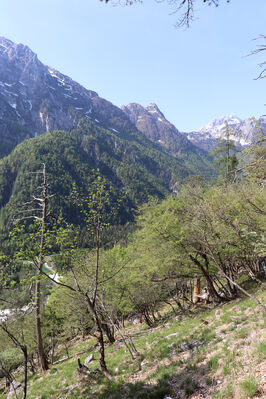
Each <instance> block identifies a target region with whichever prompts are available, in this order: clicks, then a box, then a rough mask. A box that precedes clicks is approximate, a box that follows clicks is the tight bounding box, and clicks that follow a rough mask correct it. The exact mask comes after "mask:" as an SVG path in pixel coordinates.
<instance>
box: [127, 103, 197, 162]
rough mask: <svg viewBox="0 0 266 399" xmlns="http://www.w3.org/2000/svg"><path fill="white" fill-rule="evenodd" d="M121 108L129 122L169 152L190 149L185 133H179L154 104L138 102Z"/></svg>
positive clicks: (177, 152)
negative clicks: (142, 104) (145, 104)
mask: <svg viewBox="0 0 266 399" xmlns="http://www.w3.org/2000/svg"><path fill="white" fill-rule="evenodd" d="M122 110H123V111H124V112H125V113H126V115H127V116H128V117H129V118H130V120H131V122H132V123H134V125H135V126H136V127H137V128H138V130H140V131H141V132H142V133H143V134H144V135H145V136H146V137H148V138H149V139H150V140H153V141H155V142H158V143H159V144H161V145H162V146H164V147H166V148H167V149H168V150H169V151H170V152H171V153H174V154H177V155H180V154H181V153H182V152H183V153H185V152H186V151H191V150H192V149H193V148H192V147H194V146H193V144H191V143H190V141H189V140H188V139H187V137H186V135H185V134H183V133H180V132H179V130H177V128H176V127H175V126H174V125H173V124H172V123H170V122H169V121H168V120H167V119H166V118H165V116H164V114H163V113H162V112H161V111H160V110H159V108H158V107H157V105H156V104H153V103H152V104H149V105H147V106H146V107H142V106H141V105H139V104H135V103H132V104H128V105H126V106H122Z"/></svg>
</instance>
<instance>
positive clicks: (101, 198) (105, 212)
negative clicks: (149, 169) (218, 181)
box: [43, 170, 120, 378]
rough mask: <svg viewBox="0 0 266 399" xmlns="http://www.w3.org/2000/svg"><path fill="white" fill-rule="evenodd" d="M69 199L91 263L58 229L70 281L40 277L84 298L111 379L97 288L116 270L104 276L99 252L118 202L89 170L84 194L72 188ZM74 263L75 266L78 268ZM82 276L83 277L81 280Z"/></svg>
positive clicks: (104, 370) (97, 175) (102, 362)
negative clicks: (86, 234) (90, 246)
mask: <svg viewBox="0 0 266 399" xmlns="http://www.w3.org/2000/svg"><path fill="white" fill-rule="evenodd" d="M73 199H74V202H75V203H76V204H77V205H78V206H79V208H80V210H81V212H82V213H83V215H84V219H85V222H86V226H87V229H88V230H89V231H90V233H91V236H92V240H93V243H94V250H93V251H91V253H90V255H89V257H90V258H91V260H90V261H89V262H86V259H84V256H83V255H81V256H80V258H79V259H78V258H77V256H73V255H74V253H73V242H72V243H71V242H70V241H69V240H68V238H67V236H68V233H69V234H70V235H71V234H72V231H71V229H68V232H67V231H66V230H64V229H62V230H61V231H60V230H59V231H58V242H61V249H63V251H64V254H65V257H66V258H68V271H69V276H71V277H70V278H71V280H69V279H68V278H67V279H66V281H64V282H61V281H56V280H55V279H53V278H52V277H51V276H48V275H47V274H46V273H44V272H43V274H45V275H46V276H47V277H48V278H50V279H51V280H52V281H54V282H55V283H56V284H58V285H61V286H62V287H65V288H67V289H69V290H71V291H72V292H74V293H76V294H78V295H81V296H82V297H83V298H84V299H85V301H86V303H87V306H88V309H89V312H90V314H91V317H92V320H93V323H94V328H95V335H96V338H97V340H98V343H99V355H100V366H101V369H102V372H103V374H104V375H105V376H106V377H107V378H111V374H110V372H109V371H108V368H107V365H106V361H105V347H104V331H105V323H103V321H102V313H101V310H102V307H101V303H100V301H99V290H100V286H101V285H102V284H104V282H105V281H109V280H111V279H112V278H113V277H114V276H115V275H117V274H118V272H119V269H118V270H117V269H115V270H112V271H111V272H110V274H109V275H108V276H104V274H105V273H104V271H103V270H102V269H101V262H100V253H101V235H102V232H103V230H104V228H105V227H106V226H107V224H108V221H109V220H110V219H111V217H112V216H113V214H114V213H115V212H117V211H118V209H119V205H120V202H119V201H118V203H116V204H112V198H111V193H110V188H108V185H107V182H106V180H105V179H104V178H103V177H102V176H101V175H100V172H99V170H96V171H95V170H93V171H92V175H91V178H90V182H89V188H88V193H86V194H81V193H79V192H78V190H77V188H76V187H75V186H74V190H73ZM93 257H94V258H93ZM75 263H76V264H78V269H77V267H76V265H75ZM88 263H89V267H88ZM93 263H94V265H93ZM92 265H93V266H92ZM91 266H92V267H91ZM82 269H83V270H84V274H83V277H81V278H80V276H82V273H80V271H81V270H82ZM84 276H86V278H84Z"/></svg>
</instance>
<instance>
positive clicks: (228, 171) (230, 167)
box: [211, 122, 238, 184]
mask: <svg viewBox="0 0 266 399" xmlns="http://www.w3.org/2000/svg"><path fill="white" fill-rule="evenodd" d="M234 135H235V132H234V131H233V130H232V129H231V128H230V127H229V125H228V123H227V122H226V123H225V126H224V128H223V131H222V135H221V138H220V142H219V144H218V145H217V147H216V148H215V149H214V150H213V151H212V153H211V155H212V156H213V157H214V159H215V160H214V166H218V167H219V173H220V175H221V177H222V179H223V181H224V182H225V183H226V184H228V183H232V182H234V181H235V180H236V178H237V175H236V170H237V166H238V159H237V157H236V151H237V150H236V146H235V144H234V141H233V140H232V136H234Z"/></svg>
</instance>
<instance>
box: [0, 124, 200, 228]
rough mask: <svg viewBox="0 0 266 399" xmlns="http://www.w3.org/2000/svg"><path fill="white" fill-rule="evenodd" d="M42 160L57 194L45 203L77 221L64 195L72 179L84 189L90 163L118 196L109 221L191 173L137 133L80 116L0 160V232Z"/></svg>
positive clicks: (29, 190)
mask: <svg viewBox="0 0 266 399" xmlns="http://www.w3.org/2000/svg"><path fill="white" fill-rule="evenodd" d="M43 162H44V163H46V166H47V171H48V179H49V184H50V188H49V189H50V193H53V194H57V195H60V196H61V197H62V198H61V201H60V204H59V201H58V200H53V201H52V202H51V208H52V209H53V211H54V212H55V213H57V214H59V209H60V210H61V211H62V214H63V216H64V217H65V219H66V220H68V221H71V222H74V223H75V224H77V223H80V219H79V218H78V215H77V211H76V209H75V207H74V206H73V204H72V205H71V203H70V201H69V200H68V199H67V197H68V196H69V194H70V192H71V191H72V187H73V183H74V182H75V183H76V185H77V187H78V188H79V189H80V190H81V191H83V192H86V191H87V190H88V184H89V177H90V175H91V170H92V169H94V168H99V170H100V173H101V174H102V175H103V176H104V177H105V178H106V179H107V180H108V182H109V184H110V186H111V187H112V189H111V190H112V193H113V194H112V195H113V197H114V198H119V197H124V199H123V204H122V208H121V209H120V211H119V215H118V217H117V219H116V221H114V222H113V223H114V224H124V223H125V222H126V221H128V220H132V219H133V216H134V210H135V209H136V207H137V206H138V205H140V204H142V203H143V202H145V201H147V200H148V198H149V196H153V197H157V198H163V197H165V196H166V195H167V194H169V193H170V191H171V190H173V189H177V188H178V187H179V185H180V183H181V182H182V180H183V179H184V178H185V177H186V176H188V175H189V174H190V173H193V171H192V170H191V171H190V170H189V169H187V168H186V167H184V166H183V164H182V163H181V162H180V161H179V160H177V159H176V158H175V157H172V156H171V155H169V154H167V153H166V152H163V151H162V150H161V149H160V148H158V146H156V145H155V144H153V143H152V142H150V141H149V140H147V139H145V137H143V136H142V135H141V134H140V133H136V132H134V131H133V132H131V134H130V133H129V132H128V133H127V134H124V135H123V134H121V133H120V132H118V131H117V132H115V131H113V130H107V129H104V128H103V127H101V126H99V125H98V124H97V123H95V122H90V121H86V120H83V121H80V123H79V125H78V126H77V127H76V128H74V129H72V130H71V132H70V133H67V132H64V131H54V132H52V133H46V134H43V135H41V136H38V137H36V138H32V139H29V140H26V141H24V142H23V143H21V144H20V145H18V146H17V147H16V149H15V150H14V151H13V152H12V153H11V154H10V155H9V156H8V157H6V158H3V159H2V160H0V225H1V229H2V232H3V228H4V233H3V234H5V231H6V229H8V228H9V221H10V220H11V218H12V216H14V213H15V209H16V206H17V205H19V204H22V203H24V202H26V201H29V200H30V198H31V195H33V194H34V193H36V189H37V186H38V185H39V181H38V179H37V177H36V174H35V172H37V171H40V168H41V163H43ZM36 179H37V180H36ZM122 192H124V194H123V193H122Z"/></svg>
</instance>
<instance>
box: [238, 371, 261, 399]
mask: <svg viewBox="0 0 266 399" xmlns="http://www.w3.org/2000/svg"><path fill="white" fill-rule="evenodd" d="M258 388H259V385H258V382H257V381H256V379H255V378H254V377H253V376H248V377H246V379H245V380H244V381H242V382H241V384H240V389H241V392H242V395H243V399H245V398H248V397H252V396H254V395H255V394H256V393H257V392H258Z"/></svg>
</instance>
